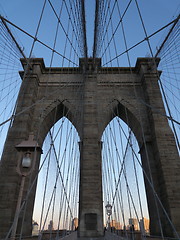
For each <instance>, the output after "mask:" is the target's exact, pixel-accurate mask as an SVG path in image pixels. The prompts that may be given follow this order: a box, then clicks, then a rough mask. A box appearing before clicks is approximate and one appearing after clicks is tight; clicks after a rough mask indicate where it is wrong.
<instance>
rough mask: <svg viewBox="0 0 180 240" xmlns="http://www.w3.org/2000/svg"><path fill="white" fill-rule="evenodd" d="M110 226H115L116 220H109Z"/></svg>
mask: <svg viewBox="0 0 180 240" xmlns="http://www.w3.org/2000/svg"><path fill="white" fill-rule="evenodd" d="M110 227H114V228H115V227H116V220H112V221H111V222H110Z"/></svg>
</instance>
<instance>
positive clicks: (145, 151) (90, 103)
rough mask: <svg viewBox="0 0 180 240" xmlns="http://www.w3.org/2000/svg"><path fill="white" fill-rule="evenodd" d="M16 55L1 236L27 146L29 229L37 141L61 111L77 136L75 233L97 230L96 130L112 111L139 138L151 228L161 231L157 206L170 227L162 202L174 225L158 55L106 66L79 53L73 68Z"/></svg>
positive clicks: (176, 210) (0, 193)
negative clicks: (18, 68) (16, 90)
mask: <svg viewBox="0 0 180 240" xmlns="http://www.w3.org/2000/svg"><path fill="white" fill-rule="evenodd" d="M21 62H22V64H23V67H24V69H25V71H24V73H21V76H22V78H23V82H22V86H21V90H20V94H19V98H18V104H17V109H16V117H15V118H14V121H13V123H12V126H11V128H10V129H9V133H8V136H7V140H6V143H5V147H4V152H3V156H2V160H1V163H0V164H1V165H0V229H1V231H0V237H1V238H3V237H5V236H6V234H7V232H8V231H9V228H10V227H11V225H12V222H13V219H14V215H15V210H16V206H17V200H18V194H19V192H20V189H21V185H22V176H21V175H20V174H18V169H19V168H20V162H21V160H22V157H23V155H24V154H26V153H27V151H28V152H29V154H31V158H32V159H33V164H32V166H33V168H32V169H31V174H29V173H27V176H26V178H25V180H24V188H23V190H24V191H23V192H22V201H23V199H24V198H25V196H26V194H27V193H28V202H27V206H26V209H28V211H26V213H25V221H24V228H23V234H24V236H27V235H30V234H31V230H32V229H31V226H32V224H31V222H32V212H33V206H34V198H35V191H36V181H37V179H36V175H37V172H38V168H39V161H40V155H41V147H42V144H43V141H44V139H45V137H46V135H47V133H48V131H49V130H50V128H51V127H52V126H53V125H54V124H55V123H56V122H57V121H58V120H59V119H60V118H61V117H63V116H64V115H66V114H67V113H68V118H69V120H70V121H72V122H73V124H74V126H75V127H76V129H77V131H78V133H79V136H80V139H81V142H80V171H81V172H80V200H79V229H78V236H79V238H88V237H89V238H91V239H92V238H96V237H101V236H103V204H102V170H101V145H102V143H101V136H102V133H103V131H104V129H105V127H106V126H107V124H108V123H109V122H110V121H111V120H112V119H113V118H114V117H115V116H119V117H120V118H121V119H122V120H123V121H125V122H126V123H127V124H128V126H129V127H130V128H131V129H132V131H133V133H134V134H135V136H136V138H137V141H138V144H139V153H140V155H141V159H142V165H143V168H144V179H145V187H146V193H147V201H148V208H149V214H150V221H151V224H150V229H151V234H153V235H160V228H159V224H158V222H159V220H158V216H157V211H156V210H157V209H159V210H158V212H159V216H160V219H161V223H162V229H163V232H164V236H171V237H172V236H173V234H174V233H173V230H172V228H171V227H170V224H169V222H168V221H167V218H166V217H165V212H164V211H163V210H162V206H161V205H163V208H164V210H166V212H167V214H168V215H169V217H170V220H171V221H172V222H173V224H174V226H175V228H176V230H177V231H178V232H180V221H179V219H180V184H179V183H180V174H179V172H180V161H179V159H178V152H177V149H176V144H175V140H174V137H173V133H172V131H171V129H170V127H169V125H168V121H167V118H166V117H164V115H165V110H164V106H163V102H162V97H161V93H160V90H159V86H158V79H159V76H158V75H159V74H160V73H159V72H157V65H158V62H159V59H153V58H138V59H137V63H136V66H135V67H133V68H128V67H120V68H117V67H111V68H104V67H101V60H100V59H93V58H89V59H80V65H79V67H77V68H51V69H49V68H48V67H45V65H44V62H43V59H30V64H29V66H30V67H29V66H27V64H26V61H25V60H24V59H22V60H21ZM25 73H26V74H25ZM45 92H48V94H46V95H45ZM51 93H52V94H51ZM77 93H78V94H77ZM79 93H80V94H79ZM55 111H56V114H54V113H55ZM159 113H161V114H159ZM33 182H34V185H33V188H32V189H31V191H30V192H28V187H29V186H30V185H31V183H33ZM156 195H158V199H157V198H156ZM22 212H23V210H22ZM22 212H21V214H20V216H19V222H18V226H20V225H21V221H22ZM18 231H20V230H19V227H18Z"/></svg>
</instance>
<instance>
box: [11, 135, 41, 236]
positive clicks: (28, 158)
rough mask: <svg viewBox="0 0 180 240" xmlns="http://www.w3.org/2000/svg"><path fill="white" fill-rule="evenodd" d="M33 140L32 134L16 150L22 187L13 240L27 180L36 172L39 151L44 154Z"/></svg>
mask: <svg viewBox="0 0 180 240" xmlns="http://www.w3.org/2000/svg"><path fill="white" fill-rule="evenodd" d="M33 138H34V136H33V135H32V134H30V135H29V139H28V140H25V141H22V142H21V143H20V144H18V145H17V146H16V149H17V151H18V153H19V158H18V164H17V169H16V171H17V173H18V174H19V175H20V176H21V185H20V189H19V195H18V200H17V205H16V211H15V216H14V221H13V225H12V231H11V240H15V237H16V231H17V225H18V219H19V214H20V211H21V202H22V197H23V191H24V185H25V179H26V177H27V176H28V175H29V174H30V173H31V172H32V171H33V170H34V167H35V160H36V153H37V151H40V152H41V153H42V150H41V148H40V147H39V145H38V143H37V141H34V140H33Z"/></svg>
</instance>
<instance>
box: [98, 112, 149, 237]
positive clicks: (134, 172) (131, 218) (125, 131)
mask: <svg viewBox="0 0 180 240" xmlns="http://www.w3.org/2000/svg"><path fill="white" fill-rule="evenodd" d="M121 110H122V108H121ZM117 111H118V110H117ZM124 113H125V112H124ZM121 115H122V116H123V111H121ZM122 118H123V117H122ZM134 124H135V122H134ZM101 141H102V182H103V205H104V206H103V209H104V224H105V225H106V227H107V228H111V230H112V231H116V232H119V234H120V233H122V231H123V233H124V234H126V233H127V232H128V231H130V230H132V229H133V230H135V231H140V230H143V231H144V233H149V212H148V207H147V198H146V192H145V184H144V178H143V170H142V164H141V159H140V155H139V145H138V142H137V139H136V137H135V135H134V133H133V132H132V130H131V129H130V127H128V125H127V124H126V123H125V122H124V121H123V120H121V119H120V118H119V117H118V116H116V117H114V118H113V119H112V120H111V121H110V122H109V124H108V125H107V126H106V128H105V130H104V132H103V135H102V138H101ZM108 204H110V205H111V207H112V212H111V214H110V215H108V214H107V205H108Z"/></svg>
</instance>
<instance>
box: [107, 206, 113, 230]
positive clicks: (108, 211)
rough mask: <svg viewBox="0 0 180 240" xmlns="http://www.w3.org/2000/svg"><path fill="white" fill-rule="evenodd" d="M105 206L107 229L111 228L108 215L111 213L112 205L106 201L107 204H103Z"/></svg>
mask: <svg viewBox="0 0 180 240" xmlns="http://www.w3.org/2000/svg"><path fill="white" fill-rule="evenodd" d="M105 208H106V214H107V215H108V222H107V227H108V230H109V229H110V228H111V226H110V217H111V215H112V205H111V204H109V202H108V203H107V205H106V206H105Z"/></svg>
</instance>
